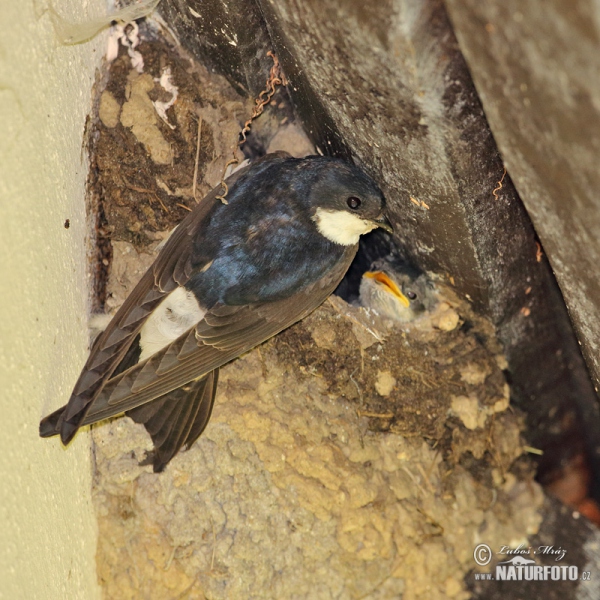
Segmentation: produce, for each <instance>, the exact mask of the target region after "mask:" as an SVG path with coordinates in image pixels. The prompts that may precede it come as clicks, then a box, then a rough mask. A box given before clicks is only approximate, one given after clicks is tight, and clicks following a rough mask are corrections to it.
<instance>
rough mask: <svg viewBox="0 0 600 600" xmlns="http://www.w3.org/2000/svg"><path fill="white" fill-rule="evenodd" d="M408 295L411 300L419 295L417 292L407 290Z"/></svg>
mask: <svg viewBox="0 0 600 600" xmlns="http://www.w3.org/2000/svg"><path fill="white" fill-rule="evenodd" d="M406 297H407V298H408V299H409V300H414V299H415V298H416V297H417V294H415V292H413V291H411V290H409V291H408V292H406Z"/></svg>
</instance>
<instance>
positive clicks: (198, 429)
mask: <svg viewBox="0 0 600 600" xmlns="http://www.w3.org/2000/svg"><path fill="white" fill-rule="evenodd" d="M218 378H219V371H218V369H216V370H214V371H211V372H210V373H209V374H208V375H206V376H205V377H202V378H199V379H196V380H194V381H190V382H189V383H188V384H186V385H184V386H182V387H179V388H177V389H176V390H173V391H172V392H169V393H168V394H165V395H164V396H161V397H160V398H157V399H156V400H153V401H152V402H148V403H147V404H143V405H142V406H138V407H137V408H134V409H132V410H130V411H128V412H127V415H128V416H129V417H131V418H132V419H133V420H134V421H135V422H136V423H142V424H143V425H144V427H145V428H146V430H147V431H148V433H149V434H150V437H151V438H152V442H153V443H154V450H153V451H152V452H151V453H150V454H149V455H148V459H147V461H148V462H152V464H153V465H154V471H155V472H157V473H158V472H160V471H162V470H163V469H164V468H165V466H166V465H167V463H168V462H169V461H170V460H171V459H172V458H173V457H174V456H175V454H177V452H179V449H180V448H181V447H182V446H183V445H185V446H186V447H187V448H188V449H189V448H190V447H191V445H192V444H193V443H194V442H195V441H196V440H197V439H198V437H199V436H200V434H201V433H202V432H203V431H204V428H205V427H206V425H207V423H208V420H209V419H210V414H211V412H212V407H213V404H214V400H215V393H216V390H217V381H218ZM144 464H145V463H144Z"/></svg>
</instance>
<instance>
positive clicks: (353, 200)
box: [346, 196, 361, 210]
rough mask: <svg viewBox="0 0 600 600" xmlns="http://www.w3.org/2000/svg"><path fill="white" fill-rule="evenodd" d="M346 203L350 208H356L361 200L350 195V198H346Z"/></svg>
mask: <svg viewBox="0 0 600 600" xmlns="http://www.w3.org/2000/svg"><path fill="white" fill-rule="evenodd" d="M346 204H347V205H348V206H349V207H350V208H351V209H352V210H356V209H357V208H358V207H359V206H360V205H361V201H360V198H357V197H356V196H350V198H348V200H346Z"/></svg>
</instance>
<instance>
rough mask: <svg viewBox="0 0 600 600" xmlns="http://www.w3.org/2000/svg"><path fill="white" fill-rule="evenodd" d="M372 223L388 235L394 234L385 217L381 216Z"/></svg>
mask: <svg viewBox="0 0 600 600" xmlns="http://www.w3.org/2000/svg"><path fill="white" fill-rule="evenodd" d="M373 223H376V224H377V227H381V229H385V230H386V231H387V232H389V233H394V229H393V227H392V224H391V223H390V222H389V221H388V220H387V217H386V216H385V215H381V216H380V217H378V218H377V219H373Z"/></svg>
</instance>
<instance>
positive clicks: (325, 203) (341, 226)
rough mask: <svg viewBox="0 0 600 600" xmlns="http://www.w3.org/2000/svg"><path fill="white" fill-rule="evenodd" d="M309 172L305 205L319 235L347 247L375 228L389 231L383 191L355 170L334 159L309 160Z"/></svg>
mask: <svg viewBox="0 0 600 600" xmlns="http://www.w3.org/2000/svg"><path fill="white" fill-rule="evenodd" d="M311 169H312V170H313V172H314V175H315V176H314V179H313V182H312V185H311V186H310V192H309V197H308V203H309V208H310V211H311V218H312V220H313V221H314V222H315V224H316V226H317V229H318V230H319V232H320V233H321V234H322V235H324V236H325V237H326V238H328V239H329V240H330V241H332V242H335V243H337V244H342V245H344V246H350V245H354V244H356V243H357V242H358V238H359V237H360V236H361V235H362V234H364V233H368V232H369V231H371V230H373V229H375V228H376V227H383V228H384V229H386V230H387V231H391V230H392V228H391V226H390V224H389V222H388V221H387V219H386V218H385V214H384V212H385V198H384V196H383V193H382V191H381V190H380V189H379V187H378V186H377V184H376V183H375V182H374V181H373V180H372V179H371V178H370V177H369V176H368V175H366V174H365V173H363V171H361V170H360V169H359V168H358V167H355V166H354V165H351V164H349V163H347V162H344V161H342V160H340V159H336V158H329V157H314V158H312V157H311Z"/></svg>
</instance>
